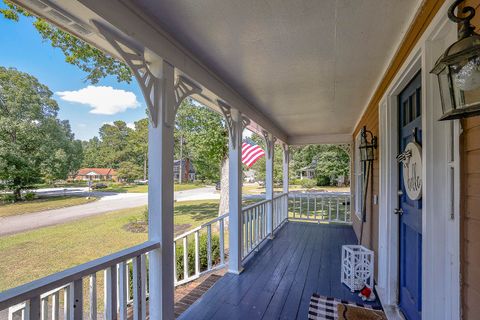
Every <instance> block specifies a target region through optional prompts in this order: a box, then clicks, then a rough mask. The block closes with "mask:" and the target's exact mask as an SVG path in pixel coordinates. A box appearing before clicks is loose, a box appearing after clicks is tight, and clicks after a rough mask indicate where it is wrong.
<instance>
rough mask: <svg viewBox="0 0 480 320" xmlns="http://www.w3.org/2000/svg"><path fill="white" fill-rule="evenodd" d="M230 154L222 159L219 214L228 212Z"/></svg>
mask: <svg viewBox="0 0 480 320" xmlns="http://www.w3.org/2000/svg"><path fill="white" fill-rule="evenodd" d="M228 199H229V197H228V156H225V158H224V159H223V160H222V168H221V173H220V205H219V206H218V215H219V216H221V215H222V214H224V213H226V212H228V203H229V201H228Z"/></svg>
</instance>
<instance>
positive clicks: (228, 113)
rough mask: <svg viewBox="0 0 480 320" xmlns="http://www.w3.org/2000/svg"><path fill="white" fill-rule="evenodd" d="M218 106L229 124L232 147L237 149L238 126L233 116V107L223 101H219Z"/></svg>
mask: <svg viewBox="0 0 480 320" xmlns="http://www.w3.org/2000/svg"><path fill="white" fill-rule="evenodd" d="M217 105H218V107H219V108H220V110H221V111H222V114H223V116H224V117H225V121H226V123H227V128H228V133H229V135H230V141H231V143H232V147H233V148H234V149H235V148H236V147H237V143H236V141H237V133H236V132H237V130H235V129H236V128H235V126H236V125H237V123H236V121H235V119H234V118H233V116H232V107H230V106H229V105H228V104H226V103H225V102H223V101H222V100H217Z"/></svg>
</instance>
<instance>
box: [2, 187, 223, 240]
mask: <svg viewBox="0 0 480 320" xmlns="http://www.w3.org/2000/svg"><path fill="white" fill-rule="evenodd" d="M77 189H83V188H77ZM44 192H45V193H48V192H49V193H52V192H53V193H55V192H56V191H55V190H49V191H44ZM62 192H63V189H62ZM75 192H77V193H81V192H83V191H82V190H78V191H72V190H70V191H69V192H68V194H72V193H75ZM42 193H43V191H42ZM95 195H96V196H99V197H101V198H100V199H99V200H97V201H95V202H91V203H87V204H82V205H79V206H73V207H68V208H61V209H55V210H48V211H41V212H36V213H29V214H23V215H17V216H11V217H4V218H1V217H0V236H5V235H9V234H15V233H19V232H23V231H28V230H33V229H37V228H41V227H46V226H52V225H56V224H60V223H64V222H68V221H72V220H77V219H80V218H84V217H88V216H93V215H98V214H101V213H105V212H108V211H114V210H119V209H127V208H134V207H139V206H143V205H146V204H147V200H148V195H147V194H146V193H110V192H109V193H107V192H97V193H95ZM219 198H220V194H219V192H218V191H215V187H204V188H197V189H191V190H185V191H177V192H175V200H176V201H178V202H181V201H191V200H206V199H219Z"/></svg>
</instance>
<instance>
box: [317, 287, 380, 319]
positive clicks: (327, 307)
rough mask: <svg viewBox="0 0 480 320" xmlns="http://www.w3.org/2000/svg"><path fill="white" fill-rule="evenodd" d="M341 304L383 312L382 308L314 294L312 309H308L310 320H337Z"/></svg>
mask: <svg viewBox="0 0 480 320" xmlns="http://www.w3.org/2000/svg"><path fill="white" fill-rule="evenodd" d="M339 304H344V305H347V306H355V307H361V308H365V309H370V310H382V308H381V307H376V306H371V305H368V304H362V303H355V302H350V301H345V300H340V299H336V298H331V297H324V296H320V295H318V294H316V293H314V294H313V295H312V297H311V298H310V307H309V308H308V319H309V320H337V319H338V305H339Z"/></svg>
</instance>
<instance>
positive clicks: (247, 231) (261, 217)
mask: <svg viewBox="0 0 480 320" xmlns="http://www.w3.org/2000/svg"><path fill="white" fill-rule="evenodd" d="M269 205H270V201H269V200H263V201H260V202H257V203H254V204H252V205H249V206H246V207H244V208H243V209H242V230H243V235H242V241H243V243H242V247H243V248H242V259H244V258H245V257H247V256H248V255H249V254H250V253H251V252H252V251H253V250H255V249H256V248H257V247H258V246H259V245H260V243H261V242H262V241H263V240H264V239H265V238H266V237H267V232H268V231H267V225H268V222H267V210H268V206H269Z"/></svg>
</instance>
